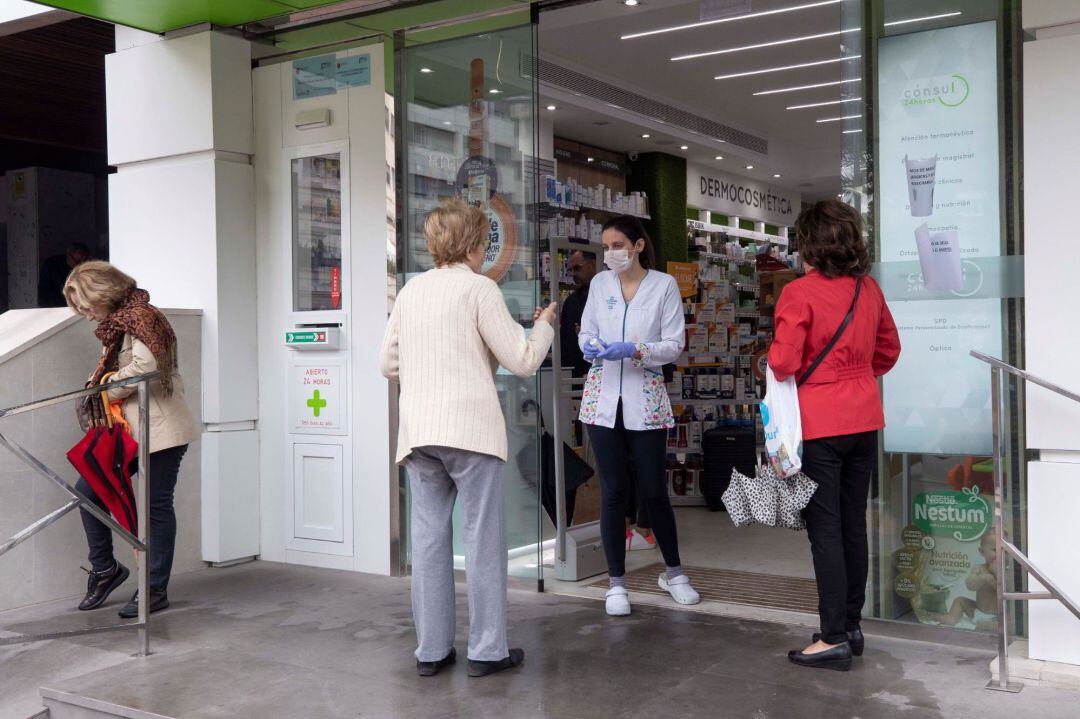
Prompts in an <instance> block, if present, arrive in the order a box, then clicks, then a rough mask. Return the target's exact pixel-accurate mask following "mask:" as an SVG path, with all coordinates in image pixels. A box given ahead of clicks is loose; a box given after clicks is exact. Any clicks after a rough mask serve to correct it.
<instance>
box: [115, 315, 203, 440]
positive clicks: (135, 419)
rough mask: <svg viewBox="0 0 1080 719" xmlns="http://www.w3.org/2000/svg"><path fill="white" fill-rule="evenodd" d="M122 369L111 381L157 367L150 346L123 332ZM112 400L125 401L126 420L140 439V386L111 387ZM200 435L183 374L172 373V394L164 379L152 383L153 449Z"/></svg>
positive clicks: (133, 434) (120, 361)
mask: <svg viewBox="0 0 1080 719" xmlns="http://www.w3.org/2000/svg"><path fill="white" fill-rule="evenodd" d="M119 365H120V369H119V371H117V373H116V374H115V375H113V377H112V378H111V380H112V381H119V380H124V379H128V378H130V377H137V376H139V375H142V374H146V373H148V372H154V371H156V370H157V360H156V359H154V354H153V353H152V352H151V351H150V348H149V347H147V346H146V345H145V344H143V343H142V342H141V341H140V340H138V339H135V338H133V337H132V336H131V335H128V334H126V335H124V341H123V343H122V344H121V345H120V356H119ZM109 398H110V399H112V400H118V399H123V400H124V419H126V420H127V421H128V424H130V425H131V434H132V436H133V437H134V438H135V441H136V442H137V441H139V386H138V385H129V386H127V387H118V388H116V389H112V390H109ZM198 438H199V431H198V427H197V426H196V424H195V418H194V416H193V415H192V413H191V408H190V407H188V403H187V400H186V399H185V398H184V381H183V380H182V379H181V378H180V373H179V372H178V371H177V372H174V373H173V393H172V396H171V397H166V396H165V392H164V391H163V390H162V388H161V382H160V381H156V382H151V383H150V451H151V452H157V451H159V450H162V449H169V448H170V447H178V446H180V445H182V444H190V443H192V442H194V441H195V440H196V439H198Z"/></svg>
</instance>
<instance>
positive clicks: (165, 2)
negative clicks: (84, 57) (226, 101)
mask: <svg viewBox="0 0 1080 719" xmlns="http://www.w3.org/2000/svg"><path fill="white" fill-rule="evenodd" d="M36 2H39V3H40V4H42V5H48V6H50V7H54V8H58V9H60V10H67V11H69V12H73V13H78V14H79V15H86V16H87V17H92V18H97V19H99V20H105V21H107V22H111V23H116V24H117V25H126V26H128V27H133V28H137V29H139V30H146V31H147V32H154V33H158V34H161V33H164V32H168V31H170V30H178V29H180V28H183V27H190V26H192V25H199V24H202V23H211V24H214V25H221V26H225V27H231V26H234V25H242V24H244V23H250V22H255V21H257V20H266V19H267V18H272V17H277V16H278V15H286V14H288V13H291V12H296V11H297V10H306V9H308V8H313V7H320V6H322V5H332V4H334V2H335V0H36Z"/></svg>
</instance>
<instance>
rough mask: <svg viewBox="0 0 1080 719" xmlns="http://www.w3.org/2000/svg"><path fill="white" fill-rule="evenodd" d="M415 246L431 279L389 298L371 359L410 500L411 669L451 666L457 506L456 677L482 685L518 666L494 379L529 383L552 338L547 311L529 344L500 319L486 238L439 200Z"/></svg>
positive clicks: (482, 228) (480, 224)
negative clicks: (464, 597)
mask: <svg viewBox="0 0 1080 719" xmlns="http://www.w3.org/2000/svg"><path fill="white" fill-rule="evenodd" d="M424 235H425V236H426V239H427V243H428V249H429V251H430V252H431V255H432V257H433V258H434V259H435V269H433V270H429V271H427V272H425V273H424V274H422V275H420V276H418V277H415V278H413V279H412V280H410V281H409V282H408V283H407V284H406V285H405V287H403V288H402V289H401V292H399V293H398V297H397V301H396V303H395V305H394V310H393V312H392V313H391V314H390V321H389V325H388V326H387V328H386V336H385V337H384V338H383V344H382V351H381V354H380V364H381V370H382V373H383V375H384V376H386V377H387V378H389V379H394V380H398V382H399V383H400V385H401V398H400V401H399V408H400V411H399V426H398V450H397V461H398V463H399V464H402V465H404V466H405V469H406V471H407V473H408V475H409V484H410V490H411V499H412V503H411V508H412V514H411V525H412V570H413V577H412V605H413V620H414V622H415V624H416V635H417V640H418V642H419V647H418V648H417V650H416V667H417V671H418V672H419V673H420V675H421V676H432V675H434V674H437V673H438V672H439V671H440V670H441V669H442V668H443V667H445V666H447V665H449V664H452V663H453V662H454V659H455V657H456V656H457V653H456V651H455V649H454V623H455V618H454V557H453V528H452V522H451V518H452V515H453V510H454V501H455V499H456V497H457V495H458V494H460V495H461V511H462V516H463V518H464V535H465V536H464V543H465V566H466V571H467V575H468V592H469V614H470V617H469V619H470V626H469V654H468V659H469V666H468V671H469V675H470V676H485V675H487V674H491V673H494V672H497V671H501V670H503V669H509V668H510V667H513V666H517V665H518V664H520V663H521V661H522V659H523V658H524V652H522V651H521V650H520V649H508V648H507V642H506V525H505V522H504V519H503V497H502V489H503V482H502V468H503V464H504V463H505V462H506V423H505V420H504V418H503V414H502V409H501V408H500V406H499V398H498V395H497V393H496V391H495V370H496V369H497V368H498V365H500V364H501V365H502V366H503V367H505V368H506V369H508V370H510V371H511V372H512V373H514V374H515V375H517V376H519V377H528V376H529V375H532V374H534V373H535V372H536V370H537V369H538V368H539V367H540V364H541V363H542V362H543V361H544V358H545V357H546V356H547V352H548V348H549V347H550V346H551V342H552V339H553V338H554V334H555V333H554V329H553V327H554V323H555V317H556V315H555V305H554V304H551V305H549V306H548V307H547V308H546V309H544V310H540V309H537V310H536V314H535V316H534V320H535V323H534V326H533V331H532V333H531V334H529V335H526V334H525V330H524V329H523V328H522V327H521V325H520V324H518V323H517V322H516V321H515V320H514V318H513V317H512V316H511V315H510V312H509V310H507V308H506V302H505V301H504V300H503V297H502V292H501V291H500V290H499V287H498V285H496V284H495V282H493V281H492V280H491V279H489V278H487V277H485V276H484V275H482V274H481V269H482V267H483V263H484V252H485V249H486V247H485V245H486V240H487V237H488V220H487V215H486V214H485V213H484V212H483V211H482V210H480V209H478V208H476V207H471V206H469V205H467V204H465V203H464V202H463V201H461V200H451V201H450V202H447V203H446V204H445V205H444V206H443V207H440V208H438V209H436V210H434V211H432V213H431V214H430V215H428V218H427V221H426V222H425V223H424Z"/></svg>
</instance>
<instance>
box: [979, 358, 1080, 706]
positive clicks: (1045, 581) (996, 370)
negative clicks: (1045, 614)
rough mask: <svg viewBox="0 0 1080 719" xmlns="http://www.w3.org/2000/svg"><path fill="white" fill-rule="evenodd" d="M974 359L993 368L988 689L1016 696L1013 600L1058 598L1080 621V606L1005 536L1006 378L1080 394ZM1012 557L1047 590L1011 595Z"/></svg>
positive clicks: (1064, 393)
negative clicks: (993, 668) (993, 570)
mask: <svg viewBox="0 0 1080 719" xmlns="http://www.w3.org/2000/svg"><path fill="white" fill-rule="evenodd" d="M971 356H972V357H974V358H975V359H977V360H979V361H980V362H985V363H987V364H988V365H990V411H991V413H992V427H991V429H992V431H993V435H994V450H993V451H994V456H993V459H994V524H995V528H994V539H995V540H996V541H995V545H996V547H997V560H996V562H995V564H996V567H997V592H998V596H997V605H998V620H997V634H998V637H997V639H998V678H997V679H996V680H995V679H994V678H993V677H991V679H990V681H989V682H988V683H987V685H986V688H987V689H993V690H994V691H1001V692H1011V693H1014V694H1015V693H1016V692H1018V691H1020V690H1021V689H1023V688H1024V685H1023V684H1021V683H1020V682H1014V681H1010V680H1009V615H1008V607H1009V600H1015V601H1021V602H1022V601H1028V600H1033V599H1056V600H1057V601H1059V602H1061V604H1062V606H1064V607H1065V608H1066V609H1068V610H1069V611H1070V612H1072V614H1073V616H1075V617H1076V618H1077V619H1080V603H1077V602H1075V601H1073V600H1072V599H1071V598H1070V597H1069V596H1068V595H1067V594H1065V592H1064V591H1063V590H1062V589H1061V587H1059V586H1057V585H1056V584H1055V583H1054V582H1053V581H1051V580H1050V579H1049V578H1048V577H1047V576H1046V575H1045V574H1044V573H1043V572H1042V570H1041V569H1039V568H1038V567H1037V566H1036V565H1035V564H1034V563H1033V562H1032V561H1031V559H1029V558H1028V556H1027V555H1026V554H1025V553H1024V552H1022V551H1021V550H1020V548H1019V547H1017V546H1016V544H1015V543H1013V542H1011V541H1009V539H1008V537H1006V536H1005V490H1006V487H1007V486H1008V482H1007V476H1006V474H1005V406H1004V404H1003V402H1004V386H1003V382H1004V381H1005V379H1006V375H1010V374H1011V375H1015V376H1016V377H1019V378H1020V379H1021V380H1023V381H1024V382H1030V383H1032V384H1034V385H1038V386H1039V387H1042V388H1044V389H1047V390H1050V391H1051V392H1053V393H1055V394H1057V395H1060V396H1062V397H1065V398H1067V399H1071V400H1072V401H1073V402H1078V403H1080V394H1077V393H1076V392H1072V391H1070V390H1067V389H1065V388H1063V387H1059V386H1058V385H1056V384H1054V383H1052V382H1048V381H1047V380H1045V379H1042V378H1041V377H1036V376H1035V375H1033V374H1030V373H1028V372H1025V371H1024V370H1022V369H1019V368H1017V367H1013V366H1012V365H1010V364H1006V363H1005V362H1002V361H1001V360H999V359H996V358H994V357H990V356H989V355H985V354H983V353H982V352H978V351H976V350H972V351H971ZM1007 557H1012V559H1013V561H1015V562H1016V563H1017V564H1018V565H1019V566H1020V568H1021V570H1022V571H1024V572H1027V574H1028V575H1029V576H1030V577H1033V578H1034V579H1035V580H1036V581H1037V582H1039V584H1041V585H1043V588H1044V590H1045V591H1041V592H1031V591H1023V590H1021V591H1017V592H1009V591H1007V587H1006V576H1005V571H1006V569H1007V564H1006V558H1007Z"/></svg>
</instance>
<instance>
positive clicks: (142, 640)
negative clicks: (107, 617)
mask: <svg viewBox="0 0 1080 719" xmlns="http://www.w3.org/2000/svg"><path fill="white" fill-rule="evenodd" d="M160 376H161V373H160V372H157V371H155V372H149V373H147V374H144V375H139V376H138V377H129V378H128V379H125V380H119V381H116V382H107V383H104V384H101V385H98V386H94V387H86V388H84V389H79V390H75V391H73V392H67V393H65V394H62V395H57V396H55V397H49V398H47V399H40V400H34V401H32V402H27V403H26V404H22V405H17V406H15V407H7V408H5V409H0V418H3V417H12V416H14V415H17V414H24V413H26V412H32V411H34V410H37V409H43V408H45V407H51V406H53V405H57V404H60V403H62V402H68V401H71V400H76V399H81V398H83V397H88V396H91V395H97V394H100V393H102V392H105V391H107V390H111V389H116V388H120V387H135V388H136V389H137V391H138V403H139V438H140V440H141V441H140V442H139V444H138V462H139V471H138V477H139V479H138V496H137V497H136V498H135V504H136V508H137V510H136V511H137V512H138V515H139V517H138V526H137V527H136V528H135V529H134V532H129V531H128V530H127V529H125V528H124V527H122V526H121V525H120V524H119V523H118V522H117V521H116V520H115V519H114V518H113V517H112V516H111V515H110V513H109V512H108V511H106V510H103V509H101V508H100V507H98V506H97V505H96V504H95V503H94V502H91V501H90V499H89V498H88V497H87V496H86V495H84V494H83V493H82V492H80V491H79V490H78V489H77V488H76V487H75V486H74V485H73V484H70V483H68V482H67V481H66V480H65V479H63V478H62V477H61V476H60V475H59V474H57V473H56V472H54V471H52V470H51V469H49V468H48V467H47V466H46V465H45V464H44V463H43V462H42V461H41V460H39V459H38V458H37V457H35V456H34V455H32V454H31V453H30V452H28V451H27V450H26V449H25V448H23V447H22V446H21V445H20V444H19V443H18V442H15V441H14V440H12V439H10V438H9V437H7V436H5V435H4V434H3V433H2V432H0V446H2V447H5V448H7V449H8V451H10V452H11V453H12V454H13V455H15V457H17V458H18V459H20V460H21V461H22V462H23V463H25V464H26V465H27V466H28V467H30V469H32V470H34V472H35V473H36V474H37V475H40V476H41V477H44V478H45V479H47V480H49V481H50V482H51V483H52V484H54V485H55V486H56V487H58V488H59V489H60V490H61V491H63V492H65V493H66V494H67V496H68V498H69V499H68V501H67V503H66V504H64V505H63V506H61V507H59V508H58V509H55V510H53V511H52V512H50V513H49V514H47V515H45V516H44V517H42V518H41V519H38V520H36V521H35V522H34V523H33V524H31V525H30V526H28V527H26V528H25V529H23V530H22V531H20V532H18V533H16V534H15V535H14V536H13V537H11V539H9V540H7V541H5V542H3V543H0V556H3V555H4V554H6V553H7V552H9V551H11V550H12V549H14V548H15V547H17V546H19V545H20V544H22V543H23V542H25V541H26V540H28V539H30V538H31V537H33V536H34V535H35V534H37V533H38V532H41V531H42V530H44V529H46V528H48V527H50V526H52V525H53V524H55V523H56V522H58V521H59V520H60V519H61V518H63V517H64V516H65V515H67V514H68V513H69V512H71V511H72V510H74V509H82V510H85V511H86V512H88V513H89V514H91V515H92V516H94V517H95V518H96V519H98V521H100V522H101V523H102V524H104V525H105V526H106V527H108V528H109V529H110V530H112V531H113V532H115V533H116V535H117V536H119V537H120V539H122V540H124V541H125V542H126V543H128V544H130V545H131V547H132V548H133V549H134V550H135V556H136V560H137V563H138V584H139V618H138V621H136V622H125V623H121V624H110V625H106V626H95V627H87V628H85V629H72V630H68V631H62V632H49V633H40V634H18V635H14V636H5V637H0V646H7V645H10V644H22V643H26V642H39V641H46V640H51V639H68V638H73V637H81V636H87V635H90V634H99V633H101V632H117V631H130V630H132V629H135V630H137V631H138V639H139V651H138V653H137V656H146V655H147V654H149V653H150V618H149V614H150V611H149V609H150V605H149V601H150V598H149V586H148V585H149V572H150V555H149V531H148V527H149V523H150V517H149V506H150V501H149V489H150V445H149V441H150V384H149V383H150V382H151V381H153V380H156V379H158V378H159V377H160ZM136 533H137V535H138V536H136Z"/></svg>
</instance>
